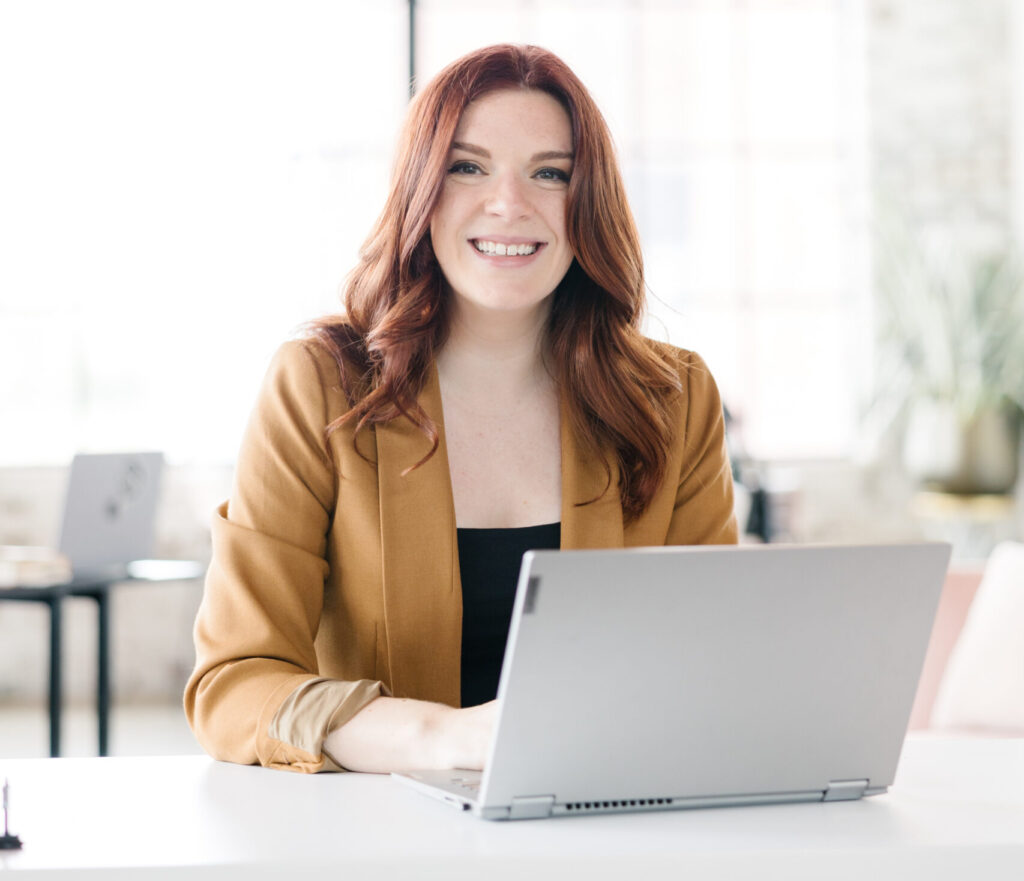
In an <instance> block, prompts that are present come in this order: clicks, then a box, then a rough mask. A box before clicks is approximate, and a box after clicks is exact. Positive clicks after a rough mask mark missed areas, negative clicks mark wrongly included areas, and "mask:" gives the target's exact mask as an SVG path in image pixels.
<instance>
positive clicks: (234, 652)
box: [185, 341, 737, 771]
mask: <svg viewBox="0 0 1024 881" xmlns="http://www.w3.org/2000/svg"><path fill="white" fill-rule="evenodd" d="M651 345H653V346H656V347H658V349H659V351H660V352H661V353H662V355H664V356H666V357H668V358H670V359H672V360H673V361H675V362H677V363H678V365H679V371H680V378H681V381H682V393H681V394H680V395H679V396H678V397H677V399H676V400H675V402H674V404H673V406H674V408H675V413H676V418H675V424H676V425H677V426H678V431H677V432H676V434H675V436H674V437H673V438H672V439H671V449H670V454H669V464H668V471H667V473H668V474H669V475H671V479H666V480H665V482H664V485H663V486H662V487H661V488H660V489H659V490H658V492H657V494H656V495H655V497H654V499H653V501H652V503H651V505H650V506H649V508H648V509H647V510H646V511H645V512H644V514H643V515H642V516H641V517H640V518H639V519H637V520H635V521H634V522H632V523H630V524H628V525H626V526H624V525H623V518H622V509H621V506H620V503H619V493H618V484H617V474H616V471H615V469H614V466H613V470H612V474H613V480H612V485H611V486H610V488H609V489H608V491H607V492H605V493H604V494H603V495H602V496H601V497H600V499H599V500H598V501H596V502H592V503H590V504H584V505H578V504H577V503H578V502H582V501H586V500H588V499H593V498H594V497H595V496H598V495H599V494H600V493H601V491H602V489H603V488H604V486H605V482H606V472H605V470H604V468H603V466H602V463H601V462H600V461H598V460H595V459H593V458H589V457H587V456H585V455H584V454H583V453H582V452H581V451H580V449H579V448H578V446H577V444H576V440H575V438H574V437H573V433H572V431H571V429H570V427H569V423H568V421H567V419H568V414H567V411H566V408H565V407H564V406H563V408H562V424H561V448H562V529H561V536H562V537H561V547H562V548H615V547H623V546H649V545H685V544H723V543H731V542H735V541H736V540H737V530H736V522H735V518H734V516H733V486H732V476H731V470H730V466H729V461H728V456H727V453H726V448H725V432H724V420H723V414H722V404H721V401H720V399H719V395H718V390H717V388H716V386H715V383H714V380H713V379H712V377H711V374H710V373H709V372H708V369H707V367H706V366H705V364H704V362H703V361H702V360H701V359H700V358H699V357H698V356H697V355H695V354H693V353H690V352H686V351H683V350H679V349H675V348H672V347H669V346H663V345H662V344H657V343H653V342H652V343H651ZM419 402H420V404H421V405H422V407H423V409H424V410H425V411H426V412H427V413H428V414H429V415H430V416H431V417H432V418H433V420H434V422H435V424H436V425H437V427H438V430H439V432H440V446H439V448H438V450H437V452H436V453H435V455H434V456H433V457H432V458H430V459H429V460H428V461H427V462H426V463H425V464H424V465H422V466H421V467H419V468H417V469H415V470H413V471H411V472H409V473H408V474H407V475H406V476H404V477H403V476H402V471H403V470H404V469H406V468H408V467H409V466H410V465H413V464H414V463H416V462H418V461H419V460H420V459H422V458H423V456H424V454H425V453H426V452H427V450H428V449H429V442H428V441H427V439H426V437H425V436H424V435H423V434H422V433H421V432H420V431H419V430H418V429H416V428H415V427H414V426H413V425H412V424H411V423H410V422H409V421H408V420H407V419H405V418H404V417H400V418H397V419H394V420H392V421H391V422H389V423H387V424H385V425H380V426H377V427H376V429H375V430H372V431H363V432H361V433H360V434H359V437H358V442H359V450H360V451H361V452H362V454H363V456H365V457H366V458H365V459H364V458H362V457H361V456H360V455H358V454H357V452H356V450H355V449H354V448H353V445H352V437H353V433H352V430H351V428H349V427H346V428H345V429H342V430H340V431H337V432H335V433H334V434H333V435H332V436H331V437H330V438H329V439H327V440H325V437H324V428H325V426H326V425H327V424H328V423H330V422H331V421H333V420H334V419H336V418H337V417H338V416H341V415H342V414H343V413H344V412H346V410H347V408H348V405H347V403H346V398H345V395H344V393H343V392H342V390H341V387H340V381H339V377H338V370H337V367H336V365H335V363H334V361H333V359H332V358H331V356H330V355H329V354H327V353H326V351H324V350H322V348H321V347H320V346H319V345H318V344H316V343H315V342H313V341H292V342H289V343H286V344H285V345H284V346H283V347H282V348H281V349H280V350H279V351H278V352H277V354H276V356H275V357H274V359H273V362H272V364H271V366H270V368H269V371H268V373H267V376H266V378H265V380H264V384H263V387H262V389H261V391H260V394H259V397H258V400H257V403H256V406H255V409H254V411H253V413H252V416H251V418H250V421H249V424H248V427H247V429H246V432H245V435H244V439H243V442H242V446H241V449H240V452H239V457H238V462H237V466H236V472H235V478H234V483H233V489H232V493H231V496H230V499H229V501H227V502H226V503H224V504H222V505H221V506H220V507H219V508H218V509H217V511H216V512H215V515H214V520H213V556H212V562H211V564H210V569H209V572H208V575H207V579H206V588H205V592H204V597H203V601H202V604H201V607H200V610H199V613H198V616H197V619H196V625H195V643H196V667H195V670H194V672H193V674H192V676H191V678H190V680H189V682H188V685H187V688H186V692H185V709H186V713H187V715H188V718H189V722H190V724H191V725H192V728H193V731H194V732H195V734H196V736H197V738H198V739H199V741H200V743H201V744H202V745H203V747H204V748H205V749H206V750H207V751H208V752H209V753H210V754H211V755H212V756H214V757H215V758H220V759H225V760H229V761H234V762H241V763H247V764H250V763H260V764H263V765H269V766H273V767H280V768H287V769H290V770H299V771H319V770H325V769H337V765H336V763H334V762H333V761H332V760H331V757H330V756H328V755H326V754H324V753H323V749H322V747H323V740H324V738H325V737H326V735H327V733H328V732H329V731H331V730H333V729H334V728H336V727H338V726H339V725H341V724H344V722H345V721H347V720H348V719H349V718H351V717H352V716H353V715H354V714H355V713H356V712H358V711H359V710H360V709H361V708H362V707H363V706H364V705H365V704H366V703H368V702H369V701H370V700H373V699H374V698H375V697H376V696H377V695H379V694H382V693H383V694H391V695H395V696H399V697H410V698H418V699H421V700H430V701H438V702H442V703H445V704H449V705H451V706H459V701H460V651H461V639H462V595H461V583H460V579H459V561H458V545H457V543H456V526H455V509H454V504H453V500H452V489H451V481H450V477H449V470H448V460H447V453H446V448H445V440H444V421H443V414H442V409H441V392H440V386H439V384H438V378H437V371H436V368H432V369H431V370H430V372H429V374H428V377H427V380H426V383H425V386H424V388H423V391H422V393H421V395H420V398H419Z"/></svg>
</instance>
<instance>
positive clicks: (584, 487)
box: [561, 398, 625, 550]
mask: <svg viewBox="0 0 1024 881" xmlns="http://www.w3.org/2000/svg"><path fill="white" fill-rule="evenodd" d="M561 409H562V414H561V422H562V426H561V432H562V438H561V446H562V545H561V546H562V550H568V549H570V548H621V547H622V546H623V545H624V543H625V539H624V537H623V527H622V504H621V503H620V501H619V481H618V468H617V467H616V466H615V464H614V463H612V462H610V464H609V467H610V468H611V483H610V484H608V472H607V471H605V467H604V463H603V462H602V461H601V460H600V459H598V458H595V457H594V456H586V455H584V453H583V451H582V450H581V449H580V447H579V445H578V444H577V443H576V438H575V437H574V435H573V431H572V425H571V423H570V420H569V408H568V406H567V405H566V402H565V399H564V398H563V399H562V408H561ZM606 484H608V488H607V489H605V485H606ZM602 491H603V493H604V494H603V495H602ZM598 496H600V498H598ZM592 499H596V501H591V500H592ZM579 502H589V504H586V505H580V504H579Z"/></svg>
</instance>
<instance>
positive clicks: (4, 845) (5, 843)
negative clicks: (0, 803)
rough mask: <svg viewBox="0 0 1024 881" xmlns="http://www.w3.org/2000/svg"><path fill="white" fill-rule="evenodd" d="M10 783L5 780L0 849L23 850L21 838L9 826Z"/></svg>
mask: <svg viewBox="0 0 1024 881" xmlns="http://www.w3.org/2000/svg"><path fill="white" fill-rule="evenodd" d="M10 789H11V786H10V783H9V782H8V781H7V780H4V834H3V835H2V836H0V850H21V839H20V838H18V836H17V835H11V831H10V829H9V828H8V826H7V808H8V804H9V802H10V796H9V793H10Z"/></svg>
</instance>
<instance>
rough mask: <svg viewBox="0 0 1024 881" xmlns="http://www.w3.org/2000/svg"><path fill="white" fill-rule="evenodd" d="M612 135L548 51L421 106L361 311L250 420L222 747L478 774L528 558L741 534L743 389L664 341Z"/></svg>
mask: <svg viewBox="0 0 1024 881" xmlns="http://www.w3.org/2000/svg"><path fill="white" fill-rule="evenodd" d="M643 303H644V286H643V272H642V263H641V255H640V247H639V243H638V240H637V235H636V230H635V227H634V224H633V220H632V217H631V215H630V211H629V208H628V205H627V203H626V198H625V194H624V190H623V186H622V182H621V179H620V176H619V172H618V169H617V166H616V162H615V158H614V155H613V151H612V146H611V141H610V137H609V134H608V131H607V128H606V126H605V123H604V120H603V119H602V117H601V115H600V112H599V111H598V110H597V108H596V106H595V105H594V103H593V101H592V100H591V98H590V96H589V95H588V93H587V91H586V89H585V88H584V87H583V85H582V84H581V83H580V82H579V80H578V79H577V78H576V77H575V76H574V75H573V73H572V72H571V71H570V70H569V69H568V68H567V67H566V66H565V64H563V63H562V62H561V61H560V60H559V59H558V58H556V57H555V56H554V55H552V54H551V53H549V52H546V51H544V50H541V49H538V48H535V47H514V46H494V47H491V48H488V49H483V50H480V51H478V52H474V53H472V54H471V55H468V56H466V57H465V58H462V59H460V60H458V61H456V62H454V63H453V64H452V65H450V66H449V67H447V68H446V69H445V70H443V71H442V72H441V73H440V74H439V75H438V76H437V77H436V78H435V79H434V80H433V81H432V82H431V83H430V84H429V85H428V86H427V87H426V88H425V89H424V90H423V92H422V93H421V94H420V95H419V96H418V97H417V98H416V100H415V101H414V102H413V104H412V107H411V109H410V111H409V116H408V119H407V122H406V125H405V128H404V131H403V135H402V140H401V145H400V151H399V156H398V161H397V164H396V168H395V172H394V176H393V181H392V185H391V190H390V194H389V197H388V200H387V204H386V206H385V209H384V211H383V213H382V215H381V217H380V219H379V221H378V222H377V225H376V227H375V229H374V231H373V232H372V233H371V235H370V237H369V239H368V240H367V242H366V244H365V246H364V248H363V250H362V253H361V260H360V263H359V266H358V267H357V268H356V270H355V271H354V273H353V274H352V276H351V277H350V279H349V281H348V284H347V288H346V291H345V312H344V315H343V316H340V317H334V318H331V319H327V320H324V321H322V322H319V323H318V324H317V325H315V327H314V330H313V332H312V333H311V335H310V336H309V338H308V339H305V340H301V341H294V342H291V343H288V344H286V345H285V346H284V347H283V348H282V349H281V350H280V351H279V352H278V354H277V356H276V358H275V360H274V362H273V364H272V366H271V368H270V370H269V373H268V375H267V378H266V380H265V383H264V386H263V389H262V391H261V393H260V396H259V399H258V402H257V405H256V408H255V411H254V413H253V416H252V419H251V421H250V424H249V427H248V429H247V431H246V435H245V438H244V440H243V444H242V448H241V452H240V455H239V461H238V464H237V470H236V476H235V483H234V487H233V490H232V494H231V498H230V500H229V502H227V503H226V504H224V505H222V506H221V507H220V508H219V509H218V511H217V513H216V516H215V518H214V526H213V543H214V553H213V561H212V563H211V567H210V572H209V575H208V578H207V588H206V594H205V596H204V599H203V604H202V607H201V609H200V611H199V615H198V618H197V621H196V630H195V638H196V648H197V664H196V669H195V671H194V673H193V675H192V677H191V679H190V681H189V684H188V687H187V690H186V694H185V706H186V711H187V713H188V716H189V720H190V722H191V724H192V727H193V729H194V731H195V732H196V735H197V737H198V738H199V740H200V742H201V743H202V744H203V746H204V747H205V748H206V749H207V750H208V751H209V752H210V753H211V754H212V755H214V756H215V757H217V758H221V759H227V760H231V761H236V762H244V763H254V762H258V763H261V764H263V765H268V766H273V767H280V768H288V769H291V770H299V771H319V770H328V769H333V770H338V769H351V770H363V771H390V770H396V769H403V768H406V769H407V768H415V767H419V768H427V767H438V768H440V767H464V768H480V767H482V766H483V763H484V756H485V750H486V748H487V746H488V743H489V738H490V733H491V729H492V726H493V717H494V702H493V698H494V696H495V693H496V688H497V677H498V672H499V670H500V663H501V656H502V652H503V650H504V645H505V639H506V635H507V631H508V624H509V616H510V613H511V604H512V595H513V593H514V588H515V581H516V575H517V573H518V568H519V560H520V558H521V555H522V553H523V551H525V550H527V549H530V548H541V547H562V548H581V547H621V546H640V545H664V544H701V543H726V542H734V541H735V540H736V526H735V521H734V518H733V514H732V481H731V476H730V470H729V463H728V460H727V456H726V452H725V443H724V429H723V418H722V406H721V403H720V400H719V397H718V392H717V390H716V388H715V384H714V381H713V380H712V378H711V376H710V374H709V373H708V371H707V368H706V367H705V366H704V364H703V362H702V361H701V360H700V359H699V358H698V357H697V356H696V355H693V354H692V353H688V352H683V351H680V350H677V349H674V348H672V347H670V346H667V345H663V344H657V343H654V342H652V341H650V340H647V339H645V338H643V337H642V336H641V335H640V333H639V329H638V328H639V323H640V318H641V313H642V308H643Z"/></svg>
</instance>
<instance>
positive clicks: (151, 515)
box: [59, 453, 164, 580]
mask: <svg viewBox="0 0 1024 881" xmlns="http://www.w3.org/2000/svg"><path fill="white" fill-rule="evenodd" d="M163 464H164V457H163V453H99V454H79V455H77V456H75V458H74V459H73V460H72V462H71V476H70V477H69V479H68V487H67V494H66V496H65V501H64V519H63V523H62V525H61V534H60V543H59V549H60V552H61V553H62V554H64V555H65V556H66V557H67V558H68V559H69V560H70V562H71V569H72V573H73V577H74V578H75V579H79V580H80V579H82V578H88V577H90V576H92V575H101V574H102V575H107V574H109V573H111V572H114V571H116V570H119V569H126V567H127V564H129V563H131V562H132V561H133V560H142V559H147V558H149V557H152V556H153V536H154V530H155V523H156V510H157V502H158V501H159V497H160V481H161V476H162V473H163Z"/></svg>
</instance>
